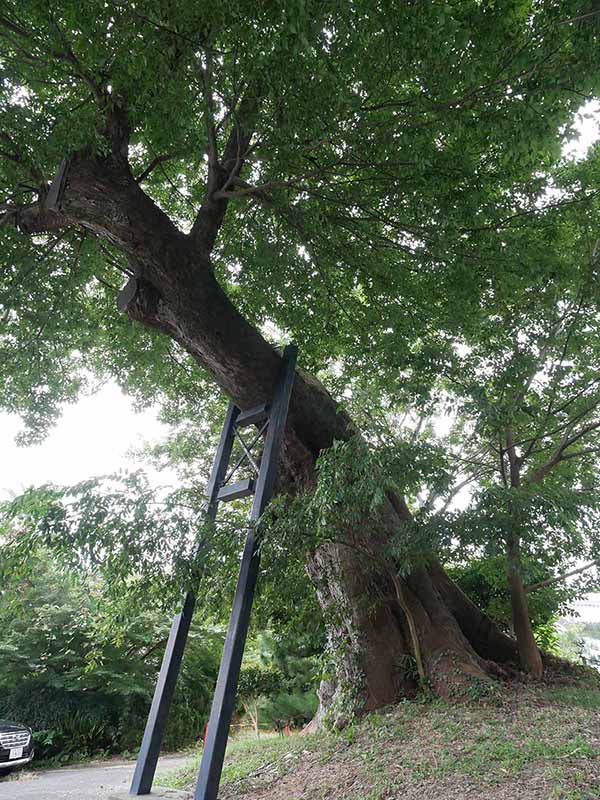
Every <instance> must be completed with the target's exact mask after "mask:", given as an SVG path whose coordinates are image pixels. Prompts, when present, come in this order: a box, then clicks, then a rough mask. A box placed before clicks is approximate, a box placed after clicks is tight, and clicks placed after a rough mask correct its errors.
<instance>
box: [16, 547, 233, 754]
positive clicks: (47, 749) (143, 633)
mask: <svg viewBox="0 0 600 800" xmlns="http://www.w3.org/2000/svg"><path fill="white" fill-rule="evenodd" d="M103 588H104V587H103V586H102V584H101V583H99V582H98V581H97V580H92V579H87V580H86V579H85V578H84V576H83V575H82V574H81V573H79V575H78V577H77V578H74V577H73V574H72V573H69V572H64V571H61V570H59V569H57V567H56V565H55V564H54V563H53V562H52V560H51V558H49V557H48V553H47V552H44V551H38V558H37V568H36V571H35V573H34V574H32V575H30V576H28V577H27V578H25V579H22V580H18V581H17V580H13V581H12V582H10V583H4V584H3V588H2V590H1V593H0V623H1V624H0V628H1V631H2V632H1V634H0V658H1V661H2V674H1V675H0V697H1V699H0V715H1V716H2V717H3V718H9V719H15V720H17V721H22V722H24V723H26V724H28V725H30V726H31V727H32V728H33V729H34V735H35V739H36V742H37V746H38V751H39V752H40V754H41V755H42V757H51V756H59V757H60V759H62V760H66V759H69V758H73V757H78V756H87V755H92V754H96V753H102V752H122V751H125V750H127V751H135V750H136V749H137V747H138V746H139V743H140V740H141V735H142V732H143V727H144V722H145V718H146V715H147V711H148V707H149V703H150V700H151V698H152V692H153V690H154V683H155V679H156V674H157V671H158V667H159V665H160V659H161V658H162V652H163V649H164V644H165V642H166V637H167V635H168V625H167V624H165V622H164V621H160V622H159V620H162V619H163V615H160V616H158V615H156V614H153V613H151V612H146V613H142V614H139V615H136V616H135V617H129V618H128V620H127V622H126V623H125V624H123V625H122V627H121V630H120V635H119V638H118V640H115V639H114V638H111V637H109V636H107V632H106V629H105V626H104V622H103V619H102V613H101V610H100V608H99V603H98V601H99V599H100V597H101V594H102V591H103ZM221 643H222V635H221V633H220V632H218V631H211V630H210V629H207V628H205V627H202V626H200V625H199V624H198V623H197V622H195V623H194V625H193V627H192V632H191V636H190V640H189V643H188V647H187V651H186V656H185V659H184V666H183V670H182V675H181V679H180V681H179V683H178V686H177V690H176V694H175V700H174V704H173V708H172V712H171V715H170V719H169V724H168V726H167V731H166V736H165V742H164V744H165V747H167V748H171V749H174V748H177V747H180V746H182V745H185V744H188V743H190V742H192V741H195V739H196V738H197V737H198V736H199V734H200V732H201V730H202V727H203V724H204V721H205V720H206V718H207V716H208V711H209V707H210V699H211V690H212V685H213V683H214V680H215V679H216V673H217V669H218V661H219V654H220V647H221Z"/></svg>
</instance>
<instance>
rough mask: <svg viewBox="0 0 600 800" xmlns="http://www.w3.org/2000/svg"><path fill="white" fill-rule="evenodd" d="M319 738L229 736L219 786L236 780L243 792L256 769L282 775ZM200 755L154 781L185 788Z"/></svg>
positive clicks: (197, 764)
mask: <svg viewBox="0 0 600 800" xmlns="http://www.w3.org/2000/svg"><path fill="white" fill-rule="evenodd" d="M319 738H321V737H320V736H319V735H313V736H301V735H300V734H299V733H294V734H292V735H291V736H279V735H278V734H269V733H266V734H262V735H261V736H260V737H259V738H256V736H254V735H252V734H243V735H239V736H236V737H232V738H231V739H230V740H229V742H228V744H227V753H226V755H225V764H224V767H223V776H222V779H221V785H222V786H225V785H227V784H228V783H236V784H238V788H239V789H240V791H242V790H243V787H244V784H245V781H246V779H247V778H249V777H250V776H253V775H256V774H257V773H258V772H263V773H264V772H268V773H269V774H270V775H272V776H281V775H284V774H286V773H287V772H289V771H290V770H292V769H293V768H294V767H295V765H296V764H297V762H298V758H299V756H300V755H301V754H302V753H303V752H309V751H310V750H312V749H314V748H315V747H316V746H317V744H316V741H315V740H318V739H319ZM200 758H201V754H196V755H195V756H194V757H193V758H192V759H191V760H190V763H189V764H188V765H186V766H185V767H183V768H182V769H180V770H177V771H176V772H169V774H168V775H165V776H164V777H161V775H160V774H159V775H158V776H157V778H156V783H157V784H160V785H161V786H170V787H172V788H174V789H185V788H187V787H188V786H190V785H191V784H193V783H194V782H195V780H196V776H197V775H198V769H199V766H200Z"/></svg>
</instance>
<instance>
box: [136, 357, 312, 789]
mask: <svg viewBox="0 0 600 800" xmlns="http://www.w3.org/2000/svg"><path fill="white" fill-rule="evenodd" d="M297 352H298V350H297V347H296V346H295V345H288V346H287V347H286V348H285V351H284V354H283V361H282V366H281V372H280V376H279V379H278V382H277V385H276V387H275V392H274V395H273V400H272V403H271V405H270V406H269V414H268V425H267V431H266V437H265V443H264V449H263V453H262V458H261V461H260V467H259V473H258V477H257V479H256V483H255V485H254V502H253V505H252V512H251V514H250V527H249V529H248V535H247V537H246V544H245V547H244V553H243V556H242V563H241V566H240V574H239V578H238V583H237V588H236V592H235V597H234V601H233V608H232V612H231V618H230V622H229V627H228V630H227V636H226V639H225V646H224V649H223V656H222V659H221V666H220V669H219V677H218V679H217V686H216V689H215V694H214V698H213V704H212V710H211V715H210V720H209V723H208V731H207V735H206V741H205V745H204V752H203V755H202V762H201V765H200V773H199V776H198V783H197V786H196V791H195V794H194V799H195V800H216V798H217V794H218V791H219V783H220V779H221V771H222V769H223V759H224V757H225V749H226V747H227V739H228V736H229V728H230V725H231V719H232V716H233V712H234V709H235V698H236V692H237V684H238V679H239V673H240V667H241V663H242V657H243V654H244V647H245V644H246V637H247V634H248V627H249V624H250V612H251V610H252V602H253V600H254V591H255V588H256V581H257V578H258V570H259V565H260V551H259V541H258V536H257V530H256V522H257V521H258V519H259V518H260V516H261V515H262V513H263V511H264V509H265V507H266V505H267V503H268V502H269V500H270V499H271V496H272V494H273V489H274V487H275V479H276V476H277V466H278V462H279V454H280V451H281V442H282V439H283V432H284V429H285V424H286V420H287V413H288V408H289V402H290V396H291V392H292V388H293V384H294V375H295V367H296V357H297ZM263 408H264V407H263ZM248 414H249V412H243V413H242V414H241V415H240V410H239V409H238V408H237V407H236V406H235V405H234V404H233V403H230V404H229V408H228V410H227V414H226V417H225V422H224V425H223V430H222V433H221V439H220V441H219V446H218V448H217V452H216V455H215V460H214V462H213V467H212V470H211V475H210V479H209V482H208V486H207V492H206V494H207V501H206V507H205V509H206V514H207V516H208V517H209V518H210V519H211V520H214V519H215V518H216V516H217V512H218V507H219V499H220V498H219V492H220V491H221V489H222V487H223V484H224V482H225V480H226V476H227V467H228V464H229V459H230V457H231V451H232V448H233V443H234V438H235V424H236V419H237V418H238V416H240V422H242V424H248V421H247V420H246V419H245V417H247V416H248ZM258 417H260V414H257V420H256V422H258ZM262 418H264V411H263V417H262ZM249 419H250V418H249ZM250 421H252V422H254V419H253V418H252V419H250ZM244 450H246V448H245V447H244ZM245 455H247V453H245ZM248 458H249V459H250V463H253V462H252V459H251V457H250V456H248ZM237 466H239V463H238V464H237V465H236V468H237ZM225 496H226V495H225ZM238 496H240V495H238ZM195 603H196V598H195V595H194V593H193V592H188V593H187V594H186V595H185V598H184V602H183V607H182V610H181V612H180V613H179V614H176V615H175V618H174V619H173V623H172V625H171V631H170V633H169V639H168V642H167V646H166V648H165V653H164V656H163V660H162V665H161V668H160V673H159V676H158V681H157V683H156V688H155V691H154V697H153V700H152V705H151V707H150V712H149V714H148V720H147V723H146V728H145V731H144V737H143V739H142V745H141V748H140V752H139V755H138V760H137V763H136V767H135V772H134V775H133V780H132V783H131V788H130V790H129V794H130V795H145V794H149V793H150V791H151V789H152V783H153V780H154V774H155V772H156V764H157V762H158V756H159V753H160V747H161V744H162V738H163V733H164V729H165V725H166V722H167V718H168V714H169V709H170V707H171V703H172V700H173V694H174V691H175V685H176V683H177V677H178V675H179V670H180V667H181V661H182V658H183V653H184V650H185V645H186V641H187V637H188V632H189V628H190V624H191V621H192V616H193V613H194V607H195Z"/></svg>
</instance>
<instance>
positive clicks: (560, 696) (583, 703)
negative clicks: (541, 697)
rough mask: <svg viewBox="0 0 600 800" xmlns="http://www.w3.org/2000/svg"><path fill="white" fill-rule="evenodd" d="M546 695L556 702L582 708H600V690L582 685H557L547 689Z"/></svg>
mask: <svg viewBox="0 0 600 800" xmlns="http://www.w3.org/2000/svg"><path fill="white" fill-rule="evenodd" d="M545 695H546V697H547V698H548V699H549V700H551V701H552V702H554V703H560V704H561V705H567V706H579V707H580V708H591V709H600V691H599V690H598V689H591V688H587V687H580V686H557V687H554V688H551V689H547V690H546V692H545Z"/></svg>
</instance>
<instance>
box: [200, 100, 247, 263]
mask: <svg viewBox="0 0 600 800" xmlns="http://www.w3.org/2000/svg"><path fill="white" fill-rule="evenodd" d="M206 102H207V108H209V112H208V117H207V120H208V121H207V125H208V128H209V130H208V181H207V186H206V192H205V195H204V200H203V201H202V205H201V207H200V211H199V212H198V216H197V217H196V220H195V222H194V224H193V226H192V231H191V237H192V240H193V241H194V244H195V246H196V248H197V249H198V250H200V251H201V252H202V253H204V254H206V255H208V254H210V252H211V251H212V249H213V247H214V243H215V241H216V238H217V235H218V233H219V229H220V228H221V225H222V224H223V220H224V219H225V214H226V212H227V206H228V203H229V197H227V196H226V195H225V196H223V195H221V196H219V194H218V193H219V192H226V190H227V188H228V187H229V186H231V185H232V184H233V183H234V181H235V180H236V179H237V178H239V175H240V172H241V171H242V168H243V166H244V163H245V161H246V158H247V156H248V153H249V150H250V142H251V140H252V136H253V134H254V126H253V120H252V118H253V116H254V114H255V113H256V111H257V109H258V105H259V102H260V90H259V88H258V87H257V86H250V87H248V89H247V90H246V93H245V94H244V96H243V98H242V99H241V101H240V103H239V106H238V108H237V110H236V112H235V113H234V114H233V115H232V117H233V120H234V121H233V127H232V129H231V131H230V133H229V138H228V140H227V143H226V144H225V147H224V149H223V156H222V158H221V160H219V156H218V148H217V142H216V134H215V136H214V138H213V133H214V131H216V128H215V127H214V121H211V111H210V109H211V106H210V102H211V98H210V97H207V99H206Z"/></svg>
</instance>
